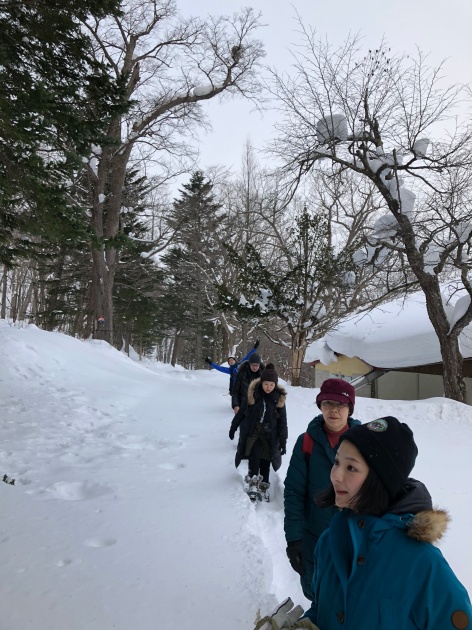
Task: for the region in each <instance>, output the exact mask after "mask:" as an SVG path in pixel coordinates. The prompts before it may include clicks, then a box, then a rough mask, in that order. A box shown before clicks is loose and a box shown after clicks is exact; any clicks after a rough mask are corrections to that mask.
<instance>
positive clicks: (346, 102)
mask: <svg viewBox="0 0 472 630" xmlns="http://www.w3.org/2000/svg"><path fill="white" fill-rule="evenodd" d="M300 28H301V31H302V36H303V38H304V40H303V41H304V45H303V46H302V47H301V48H299V49H297V51H295V52H294V53H293V54H294V58H295V72H296V76H295V77H294V78H291V77H287V76H282V75H280V74H279V73H277V72H275V71H274V72H273V77H272V78H273V81H272V83H271V86H270V89H271V90H272V93H273V94H274V95H276V97H277V99H278V101H277V107H278V108H279V109H280V110H281V112H282V114H283V115H282V117H281V122H280V124H279V125H278V130H279V135H278V137H277V138H276V140H275V141H274V142H273V143H272V145H271V150H272V152H273V153H274V154H276V155H277V156H279V158H280V159H281V162H282V164H283V168H282V171H283V174H284V176H285V178H286V181H287V182H288V185H289V187H290V189H291V191H292V192H291V194H293V191H294V190H296V188H297V186H298V185H299V183H300V182H301V181H302V180H303V179H304V177H305V176H306V175H307V174H308V173H310V172H311V171H312V170H313V168H314V166H315V164H316V163H317V162H319V161H320V160H326V159H327V160H330V161H331V162H332V163H335V164H337V165H338V166H339V167H340V168H341V169H345V170H349V171H353V172H355V173H358V174H359V175H360V176H361V177H363V178H364V179H367V180H369V181H370V182H371V183H372V184H373V187H374V194H375V197H376V202H375V203H376V204H380V205H381V208H382V210H381V213H380V216H378V217H377V219H376V221H375V222H374V223H373V224H372V223H371V224H370V225H369V226H368V231H367V232H366V246H365V248H364V253H363V254H362V253H361V252H358V253H357V254H356V261H357V263H358V264H359V265H362V264H364V265H365V264H371V263H372V262H375V263H376V264H378V265H379V264H380V263H381V262H382V260H383V259H384V257H385V255H386V254H387V253H390V255H392V254H394V255H395V256H396V261H397V264H396V266H395V267H393V268H391V270H392V275H390V276H389V277H388V285H387V286H388V287H389V288H390V289H391V290H394V291H398V290H399V289H400V288H401V287H402V286H408V287H411V285H412V282H411V281H412V277H413V278H414V282H416V283H417V285H418V286H419V287H421V289H422V290H423V292H424V294H425V299H426V305H427V311H428V315H429V318H430V320H431V323H432V325H433V327H434V330H435V332H436V334H437V336H438V339H439V344H440V348H441V354H442V359H443V379H444V390H445V394H446V396H447V397H448V398H452V399H454V400H458V401H464V400H465V386H464V382H463V372H462V356H461V353H460V348H459V335H460V333H461V331H462V330H463V329H464V327H465V326H466V325H467V324H469V323H470V322H471V321H472V305H471V301H470V298H471V296H472V286H471V285H470V283H469V280H468V274H469V272H470V269H471V267H472V259H471V257H470V235H471V232H472V205H471V203H470V201H471V200H470V177H471V174H470V168H471V164H472V157H471V148H472V147H471V138H472V134H471V127H470V125H466V124H464V125H460V124H459V123H458V122H457V119H456V118H455V115H456V113H457V112H456V109H455V108H457V106H459V105H461V103H462V100H463V99H464V98H465V97H466V96H467V92H466V91H465V90H464V89H463V88H462V87H461V86H457V87H442V67H441V66H440V67H439V68H437V69H433V68H430V67H428V65H427V63H426V58H425V56H424V55H423V54H422V53H421V51H418V52H417V54H416V56H415V57H410V56H408V55H403V56H395V55H393V54H392V53H391V51H390V48H388V46H387V45H386V44H385V43H384V42H383V43H381V45H380V46H379V48H377V49H375V50H369V51H368V52H367V54H366V55H363V54H362V53H361V52H360V45H359V41H358V39H357V38H355V37H354V38H349V39H348V40H347V41H346V42H345V44H344V45H343V46H342V47H341V48H339V49H337V50H334V49H332V48H331V47H330V45H329V44H328V43H327V42H324V41H321V40H318V39H317V37H316V34H315V32H314V31H313V30H312V29H309V28H306V27H304V25H303V24H302V23H301V22H300ZM447 121H449V122H447ZM440 123H443V125H446V128H447V125H449V127H448V129H449V130H448V131H447V130H446V131H444V132H442V138H441V139H435V138H436V136H437V135H438V134H439V132H440V131H441V129H440V128H441V125H440ZM407 186H408V187H407ZM451 277H453V278H454V280H455V282H456V286H457V287H458V288H460V289H462V291H463V292H464V293H465V295H466V299H465V301H462V302H461V306H462V309H461V310H460V311H459V310H458V311H456V315H455V316H454V315H452V316H450V308H448V307H447V304H446V302H447V298H446V299H445V297H444V295H443V294H442V288H441V287H442V284H441V283H442V282H443V281H444V280H446V279H451Z"/></svg>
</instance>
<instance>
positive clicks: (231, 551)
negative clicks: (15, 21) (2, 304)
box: [0, 321, 472, 630]
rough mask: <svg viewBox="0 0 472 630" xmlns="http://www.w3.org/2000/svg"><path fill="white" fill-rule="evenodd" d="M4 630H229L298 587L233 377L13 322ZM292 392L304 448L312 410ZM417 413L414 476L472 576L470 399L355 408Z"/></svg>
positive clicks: (1, 412) (308, 396) (2, 457)
mask: <svg viewBox="0 0 472 630" xmlns="http://www.w3.org/2000/svg"><path fill="white" fill-rule="evenodd" d="M0 347H1V348H2V353H1V354H0V473H1V474H2V476H3V474H5V473H6V474H8V475H9V476H10V477H14V478H16V483H15V485H14V486H10V485H7V484H3V483H0V506H1V510H2V521H1V525H0V552H1V555H0V558H1V560H0V601H1V602H2V605H1V615H0V630H27V629H28V628H31V629H34V630H66V629H67V630H108V629H112V628H116V629H118V630H130V629H131V628H132V629H136V630H155V629H159V630H171V628H179V630H195V629H197V630H198V629H199V628H202V629H203V628H209V629H213V628H214V629H215V630H217V629H218V628H219V627H220V626H221V625H222V624H223V627H225V628H226V629H227V630H245V629H249V630H250V629H251V628H252V627H253V621H254V618H255V615H256V612H257V610H258V609H260V610H261V612H262V613H265V612H266V611H267V610H269V609H271V608H273V606H274V605H275V602H276V600H279V599H281V598H283V597H286V596H291V597H292V599H293V600H294V602H295V603H300V604H302V606H303V605H305V604H306V600H304V598H303V596H302V594H301V590H300V587H299V583H298V578H297V575H296V574H295V573H293V571H292V570H291V569H290V566H289V564H288V561H287V559H286V556H285V541H284V535H283V509H282V505H283V501H282V499H283V483H282V482H283V479H284V476H285V472H286V467H287V465H288V461H289V458H288V457H285V458H284V463H283V466H282V469H281V470H280V471H279V473H278V474H274V473H273V472H272V473H271V481H272V497H273V498H272V501H271V503H269V504H265V503H264V504H261V505H258V506H254V505H253V504H251V503H250V501H249V500H248V498H247V497H246V495H245V494H244V493H243V492H242V476H244V474H245V472H246V464H245V463H243V464H242V465H241V467H240V468H239V469H238V470H237V471H236V470H235V468H234V464H233V461H234V452H235V442H230V440H229V439H228V436H227V433H228V428H229V423H230V420H231V410H230V407H229V398H228V396H227V394H226V392H227V378H226V377H225V376H224V375H221V374H219V373H216V372H208V371H197V372H187V371H185V370H182V369H175V370H174V369H172V368H170V367H169V366H163V365H161V364H157V365H156V364H154V365H152V364H144V365H143V364H138V363H136V362H133V361H131V360H130V359H128V358H127V357H125V356H124V355H122V354H120V353H119V352H117V351H115V350H113V349H111V348H109V347H108V346H106V345H105V344H100V343H83V342H79V341H76V340H74V339H71V338H69V337H66V336H63V335H59V334H55V333H46V332H43V331H40V330H38V329H37V328H35V327H34V326H30V327H28V328H25V329H18V328H14V327H10V326H8V325H7V324H6V323H5V322H2V321H0ZM313 401H314V392H313V391H312V390H302V389H292V388H289V396H288V400H287V408H288V419H289V433H290V437H289V444H288V449H289V452H291V449H292V448H293V443H294V441H295V439H296V437H297V435H298V434H299V433H300V432H302V431H303V430H304V429H305V427H306V424H307V422H308V421H309V420H310V419H311V418H312V417H313V415H315V413H316V408H315V405H314V402H313ZM387 413H390V414H393V415H397V416H399V417H404V416H406V415H407V414H408V416H409V418H408V421H409V422H410V423H411V426H412V427H413V428H414V430H415V435H416V436H417V440H418V443H419V444H420V457H419V460H418V465H417V470H416V469H415V474H416V475H417V476H418V477H419V478H421V479H423V480H424V481H425V482H426V483H427V485H428V486H430V488H431V489H432V492H433V496H434V498H435V500H436V502H437V503H439V504H440V505H446V506H447V507H448V508H449V509H450V510H451V513H452V515H453V519H454V520H453V526H452V528H451V533H450V535H449V536H448V537H447V538H446V540H445V543H444V545H442V548H443V551H444V553H445V554H446V557H447V559H448V561H449V562H450V563H451V565H452V566H453V568H454V569H455V570H456V572H457V573H458V575H459V577H460V578H461V579H462V580H463V581H464V583H465V584H466V586H468V587H469V589H470V587H471V586H472V569H471V566H472V551H470V550H469V548H468V547H467V549H464V546H463V544H462V543H461V541H462V540H467V539H468V532H469V531H470V527H471V525H472V519H471V515H472V510H471V508H470V507H469V501H468V485H469V484H468V482H467V479H468V467H467V466H468V465H467V462H468V460H469V445H470V443H471V441H472V409H470V408H466V407H464V406H462V405H457V404H455V403H451V402H448V401H442V400H440V399H433V400H431V401H424V402H415V403H402V402H398V401H370V400H359V401H358V406H357V408H356V414H355V415H356V416H357V417H359V418H362V419H363V420H365V421H367V420H370V419H372V418H374V417H379V416H381V415H383V414H387ZM223 620H224V621H223Z"/></svg>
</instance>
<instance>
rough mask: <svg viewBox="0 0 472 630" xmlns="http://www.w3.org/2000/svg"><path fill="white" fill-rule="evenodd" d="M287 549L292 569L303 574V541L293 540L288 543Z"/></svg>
mask: <svg viewBox="0 0 472 630" xmlns="http://www.w3.org/2000/svg"><path fill="white" fill-rule="evenodd" d="M286 551H287V557H288V559H289V560H290V564H291V565H292V569H293V570H294V571H296V572H297V573H299V574H300V575H303V574H304V572H305V569H304V566H303V554H302V541H301V540H294V541H293V542H289V543H287V549H286Z"/></svg>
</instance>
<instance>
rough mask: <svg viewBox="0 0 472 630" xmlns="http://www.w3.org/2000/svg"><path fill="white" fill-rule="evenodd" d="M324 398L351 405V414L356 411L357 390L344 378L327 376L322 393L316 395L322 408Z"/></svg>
mask: <svg viewBox="0 0 472 630" xmlns="http://www.w3.org/2000/svg"><path fill="white" fill-rule="evenodd" d="M323 400H335V401H336V402H340V403H345V404H346V403H347V404H348V405H349V415H350V416H352V414H353V413H354V405H355V403H356V390H355V389H354V387H353V386H352V385H350V384H349V383H348V382H347V381H343V379H342V378H327V379H326V380H325V381H323V383H322V384H321V388H320V393H319V394H318V396H317V397H316V404H317V405H318V407H319V408H320V409H321V403H322V402H323Z"/></svg>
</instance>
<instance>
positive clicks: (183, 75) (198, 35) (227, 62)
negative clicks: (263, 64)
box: [84, 0, 264, 341]
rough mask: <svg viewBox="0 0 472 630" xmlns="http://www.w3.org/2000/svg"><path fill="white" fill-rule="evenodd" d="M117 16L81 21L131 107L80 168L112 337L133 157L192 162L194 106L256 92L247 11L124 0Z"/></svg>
mask: <svg viewBox="0 0 472 630" xmlns="http://www.w3.org/2000/svg"><path fill="white" fill-rule="evenodd" d="M121 8H122V11H123V14H122V16H121V17H119V18H114V19H105V20H95V21H88V22H87V23H86V24H85V26H86V27H87V29H88V31H89V33H90V37H91V38H92V40H93V42H94V46H95V52H96V56H97V59H100V60H104V61H106V62H107V63H108V64H109V67H110V72H111V73H112V74H113V75H114V77H115V79H116V81H117V82H121V83H122V84H124V86H125V89H126V96H127V98H128V99H129V101H130V103H131V106H130V109H129V111H128V112H127V113H126V114H123V115H121V116H116V117H115V118H114V119H113V121H112V123H111V124H110V127H109V130H108V144H107V146H101V147H95V148H94V149H93V152H92V155H91V158H90V161H89V162H88V163H87V164H86V165H84V168H85V169H86V170H87V174H88V178H89V189H90V193H89V194H90V207H91V225H92V227H93V230H94V232H95V235H96V237H97V239H96V242H97V245H96V246H95V247H94V248H93V251H92V258H93V272H92V306H91V308H92V311H93V313H94V318H95V320H96V318H97V317H99V316H102V317H104V318H105V321H106V331H107V334H106V338H107V340H109V341H111V340H112V338H113V304H112V292H113V283H114V277H115V272H116V268H117V265H118V263H119V238H118V237H119V234H120V213H121V210H122V191H123V186H124V181H125V174H126V170H127V167H128V165H129V164H130V161H133V162H134V163H136V162H137V161H139V160H143V159H146V160H147V163H148V168H149V163H150V161H151V160H152V161H153V163H154V166H155V168H156V169H159V170H160V172H161V173H163V174H164V176H172V175H175V174H177V173H179V172H182V171H184V170H188V169H189V168H190V166H191V161H192V158H193V157H194V152H193V150H192V147H191V142H190V141H191V140H192V138H193V137H194V134H195V131H196V129H197V128H198V127H201V126H205V125H208V123H207V121H206V120H205V117H204V112H203V110H202V108H201V105H200V103H201V102H203V101H205V100H208V99H211V98H214V97H216V96H218V95H220V94H225V93H227V94H229V95H238V96H244V97H246V98H254V97H255V96H256V94H257V92H258V89H259V86H258V77H257V68H258V64H259V62H260V60H261V58H262V57H263V54H264V52H263V48H262V45H261V43H260V42H259V41H258V40H257V39H255V38H254V34H255V32H256V30H257V28H258V27H259V18H258V16H256V15H255V14H254V13H253V11H252V10H251V9H245V10H243V11H241V12H240V13H239V14H235V15H233V16H232V17H209V18H208V19H207V20H206V21H204V20H201V19H198V18H190V19H184V18H182V17H180V16H179V15H178V13H177V9H176V5H175V2H174V1H173V0H128V1H126V2H124V3H123V4H122V6H121Z"/></svg>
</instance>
